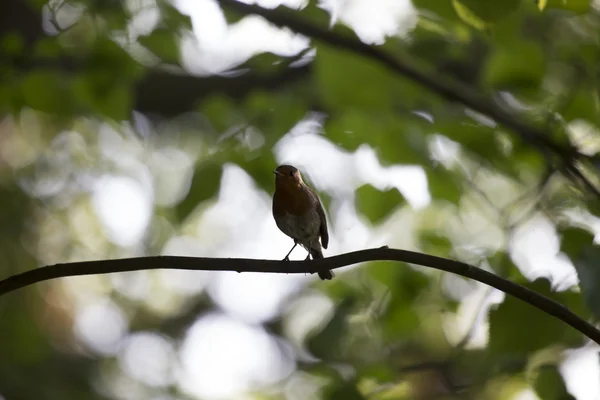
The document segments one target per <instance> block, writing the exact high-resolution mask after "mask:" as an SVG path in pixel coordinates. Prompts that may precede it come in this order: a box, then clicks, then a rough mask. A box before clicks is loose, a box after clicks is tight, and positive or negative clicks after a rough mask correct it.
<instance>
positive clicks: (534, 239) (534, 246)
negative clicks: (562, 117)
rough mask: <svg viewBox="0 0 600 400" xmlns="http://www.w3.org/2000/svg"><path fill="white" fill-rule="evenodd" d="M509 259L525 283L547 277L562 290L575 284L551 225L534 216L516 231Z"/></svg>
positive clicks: (571, 268)
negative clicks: (510, 258)
mask: <svg viewBox="0 0 600 400" xmlns="http://www.w3.org/2000/svg"><path fill="white" fill-rule="evenodd" d="M508 246H509V249H510V253H511V257H512V258H513V260H514V262H515V265H516V266H517V267H519V270H520V271H521V273H523V275H525V277H527V279H529V280H534V279H536V278H538V277H547V278H549V279H550V280H551V282H552V284H553V285H555V286H556V287H558V288H562V289H563V290H564V289H566V288H569V287H571V286H573V285H575V284H577V274H576V273H575V269H574V268H573V265H572V264H571V262H569V260H568V259H566V258H564V257H561V256H560V254H559V251H560V246H559V240H558V236H557V234H556V230H555V228H554V225H553V224H552V223H551V222H550V221H549V220H548V219H547V218H545V217H543V216H540V215H537V216H536V217H534V218H533V219H531V220H529V221H527V222H525V223H523V224H522V225H521V226H520V227H518V228H517V229H516V231H515V233H514V235H513V236H512V238H511V240H510V242H509V245H508Z"/></svg>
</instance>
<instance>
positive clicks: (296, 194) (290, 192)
mask: <svg viewBox="0 0 600 400" xmlns="http://www.w3.org/2000/svg"><path fill="white" fill-rule="evenodd" d="M273 172H274V173H275V175H276V176H275V194H274V195H273V217H274V218H275V223H276V224H277V227H278V228H279V229H280V230H281V231H282V232H283V233H285V234H286V235H288V236H289V237H291V238H292V239H294V246H293V247H292V249H291V250H290V251H289V252H288V254H287V255H286V256H285V258H284V259H283V260H284V261H287V260H289V256H290V254H291V253H292V250H294V248H295V247H296V246H297V245H298V244H299V245H300V246H302V247H304V248H305V249H306V250H307V251H308V256H307V257H306V259H307V260H308V259H309V258H310V257H311V256H312V258H313V260H314V259H317V258H323V251H322V249H321V245H322V246H323V248H325V249H326V248H327V245H328V244H329V233H328V232H327V220H326V219H325V212H324V211H323V206H322V205H321V201H319V197H317V195H316V194H315V192H314V191H313V190H312V189H311V188H309V187H308V186H307V185H306V184H305V183H304V181H302V175H300V171H298V169H297V168H295V167H293V166H291V165H280V166H279V167H277V169H275V171H273ZM319 238H320V239H321V242H320V243H319ZM333 276H334V274H333V272H332V271H325V272H319V277H320V278H321V279H323V280H325V279H331V278H333Z"/></svg>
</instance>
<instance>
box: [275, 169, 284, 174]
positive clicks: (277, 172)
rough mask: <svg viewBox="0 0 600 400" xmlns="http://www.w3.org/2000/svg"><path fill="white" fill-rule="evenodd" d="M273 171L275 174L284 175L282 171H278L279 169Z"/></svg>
mask: <svg viewBox="0 0 600 400" xmlns="http://www.w3.org/2000/svg"><path fill="white" fill-rule="evenodd" d="M273 173H274V174H275V175H283V174H282V173H281V172H279V171H277V170H275V171H273Z"/></svg>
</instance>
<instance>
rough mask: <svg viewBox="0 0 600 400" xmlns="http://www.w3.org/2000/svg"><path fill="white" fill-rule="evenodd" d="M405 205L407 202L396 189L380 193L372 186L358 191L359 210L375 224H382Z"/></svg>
mask: <svg viewBox="0 0 600 400" xmlns="http://www.w3.org/2000/svg"><path fill="white" fill-rule="evenodd" d="M403 204H406V201H405V200H404V197H402V195H401V194H400V192H399V191H398V189H396V188H391V189H388V190H385V191H380V190H378V189H376V188H374V187H373V186H371V185H363V186H361V187H360V188H358V189H357V190H356V206H357V209H358V210H359V211H360V212H361V213H362V214H363V215H365V216H366V217H367V218H369V220H370V221H371V222H372V223H374V224H378V223H381V222H382V221H383V220H384V219H385V218H386V217H387V216H388V215H390V213H391V212H392V211H394V210H395V209H396V208H398V207H399V206H400V205H403Z"/></svg>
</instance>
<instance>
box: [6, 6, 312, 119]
mask: <svg viewBox="0 0 600 400" xmlns="http://www.w3.org/2000/svg"><path fill="white" fill-rule="evenodd" d="M50 22H53V23H56V21H50ZM57 29H58V30H60V27H57ZM10 33H14V34H17V35H18V36H19V37H20V38H21V39H23V40H24V45H25V46H24V51H23V57H22V58H20V59H19V60H13V62H12V64H13V66H15V67H17V68H18V69H19V71H29V70H35V69H44V70H57V71H60V72H65V73H71V72H77V71H78V70H81V69H83V68H85V66H82V65H81V60H77V59H72V58H69V57H66V56H63V57H61V58H58V59H52V60H39V59H38V60H33V59H31V55H32V54H33V48H34V47H35V45H36V43H38V42H39V41H41V40H43V39H45V38H47V37H48V36H47V34H46V33H45V32H44V30H43V29H42V17H41V13H40V10H39V9H38V8H37V7H34V6H33V5H31V4H29V2H27V1H22V0H1V1H0V37H4V35H7V34H10ZM304 54H305V53H301V54H299V55H298V56H302V55H304ZM295 60H296V61H297V59H296V58H291V59H290V60H289V61H290V62H292V61H295ZM8 61H9V60H4V59H3V60H2V62H8ZM239 68H243V65H242V66H240V67H239ZM310 68H311V67H310V65H302V66H298V67H296V68H288V67H287V66H286V65H282V68H281V69H280V70H279V71H277V72H273V73H271V74H265V73H263V74H260V73H255V72H247V73H244V74H240V75H237V76H235V77H223V76H207V77H197V76H192V75H176V74H171V73H168V72H165V71H160V70H157V69H150V70H149V71H148V73H147V74H146V75H145V76H144V77H143V78H142V79H141V80H139V81H138V82H137V83H136V84H135V87H134V89H133V90H134V91H133V94H132V96H133V99H134V104H133V108H134V109H135V110H137V111H140V112H142V113H148V114H158V115H161V116H163V117H174V116H177V115H180V114H182V113H185V112H186V111H190V110H193V109H194V106H195V105H196V104H198V103H199V102H201V101H203V100H204V99H207V98H209V97H211V96H213V95H215V94H223V95H226V96H229V97H230V98H232V99H234V100H238V99H243V98H245V97H246V96H247V95H248V94H250V93H251V92H253V91H261V90H267V91H272V90H278V89H281V88H282V87H284V86H288V85H291V84H293V83H295V82H297V81H299V80H301V79H304V78H306V77H308V76H309V74H310Z"/></svg>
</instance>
